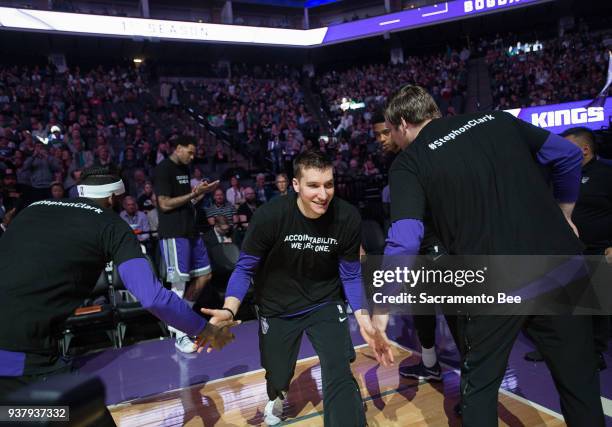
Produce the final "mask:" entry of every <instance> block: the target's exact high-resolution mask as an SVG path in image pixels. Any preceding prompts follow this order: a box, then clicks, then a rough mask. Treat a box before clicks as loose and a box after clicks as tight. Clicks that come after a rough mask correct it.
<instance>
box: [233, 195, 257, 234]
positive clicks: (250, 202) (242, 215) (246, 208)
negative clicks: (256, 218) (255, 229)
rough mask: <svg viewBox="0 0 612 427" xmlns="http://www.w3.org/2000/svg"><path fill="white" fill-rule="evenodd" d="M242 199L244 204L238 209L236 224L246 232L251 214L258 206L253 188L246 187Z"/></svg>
mask: <svg viewBox="0 0 612 427" xmlns="http://www.w3.org/2000/svg"><path fill="white" fill-rule="evenodd" d="M244 198H245V200H244V203H242V204H241V205H240V206H239V207H238V211H237V215H238V224H239V225H240V227H241V228H242V229H244V230H246V229H247V227H248V226H249V222H250V221H251V217H252V216H253V213H254V212H255V210H256V209H257V208H258V207H259V206H260V203H259V201H258V200H257V195H256V194H255V190H254V189H253V187H246V188H245V189H244Z"/></svg>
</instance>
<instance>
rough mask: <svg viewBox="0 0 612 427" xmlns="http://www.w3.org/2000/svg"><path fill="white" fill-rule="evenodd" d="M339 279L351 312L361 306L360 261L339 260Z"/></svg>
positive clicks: (359, 308)
mask: <svg viewBox="0 0 612 427" xmlns="http://www.w3.org/2000/svg"><path fill="white" fill-rule="evenodd" d="M339 269H340V280H342V287H343V288H344V294H345V295H346V299H348V302H349V305H350V306H351V308H352V309H353V312H355V311H357V310H361V309H362V308H363V289H362V287H361V263H360V262H359V261H346V260H343V259H341V260H340V266H339Z"/></svg>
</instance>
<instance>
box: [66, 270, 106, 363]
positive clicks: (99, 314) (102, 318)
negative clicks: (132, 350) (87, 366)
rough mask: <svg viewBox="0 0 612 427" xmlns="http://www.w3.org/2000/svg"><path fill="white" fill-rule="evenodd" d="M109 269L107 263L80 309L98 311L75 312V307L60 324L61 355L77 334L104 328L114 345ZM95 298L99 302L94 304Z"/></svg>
mask: <svg viewBox="0 0 612 427" xmlns="http://www.w3.org/2000/svg"><path fill="white" fill-rule="evenodd" d="M110 274H111V270H110V267H109V265H107V267H106V269H105V270H104V271H103V272H102V274H101V275H100V277H99V278H98V282H97V283H96V286H95V287H94V289H93V291H92V292H91V294H90V297H89V298H87V299H86V300H85V301H84V303H83V305H82V306H81V307H80V309H83V308H86V307H94V306H96V309H98V307H99V311H95V312H90V313H84V314H76V313H78V312H79V311H82V310H80V309H77V310H76V311H75V313H74V314H72V315H71V316H70V317H68V319H66V321H65V322H64V323H63V324H62V326H61V331H60V334H61V335H60V339H59V348H60V352H61V354H62V355H64V356H66V355H67V354H68V350H69V349H70V344H71V342H72V340H73V338H74V337H76V336H77V335H85V334H88V335H89V334H91V333H93V332H99V331H100V330H104V331H105V332H106V335H107V336H108V338H109V339H110V341H111V343H112V344H113V345H114V346H116V340H117V336H116V334H115V323H114V312H113V307H112V305H111V304H110V302H109V301H112V298H113V292H112V288H111V286H110V280H109V276H110ZM96 300H102V301H100V302H101V303H100V304H95V303H96V302H98V301H96Z"/></svg>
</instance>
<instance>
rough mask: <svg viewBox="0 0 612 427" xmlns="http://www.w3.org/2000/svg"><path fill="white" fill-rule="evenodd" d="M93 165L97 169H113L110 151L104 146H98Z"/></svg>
mask: <svg viewBox="0 0 612 427" xmlns="http://www.w3.org/2000/svg"><path fill="white" fill-rule="evenodd" d="M93 164H94V166H97V167H106V168H110V169H114V167H115V166H114V164H113V159H112V158H111V154H110V150H109V148H108V147H107V146H106V145H100V146H98V148H97V149H96V157H95V160H94V163H93Z"/></svg>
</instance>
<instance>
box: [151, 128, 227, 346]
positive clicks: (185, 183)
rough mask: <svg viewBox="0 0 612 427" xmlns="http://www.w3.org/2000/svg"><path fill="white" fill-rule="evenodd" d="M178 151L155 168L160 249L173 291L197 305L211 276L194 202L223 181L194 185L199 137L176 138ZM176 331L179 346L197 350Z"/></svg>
mask: <svg viewBox="0 0 612 427" xmlns="http://www.w3.org/2000/svg"><path fill="white" fill-rule="evenodd" d="M174 146H175V149H174V152H173V153H172V154H171V155H170V157H168V158H167V159H165V160H163V161H162V162H161V163H160V164H159V165H157V167H156V168H155V194H156V195H157V204H158V207H159V227H158V232H159V236H160V238H161V240H160V249H161V251H162V256H163V257H164V261H165V264H166V281H168V282H170V283H171V284H172V291H173V292H174V293H176V294H177V295H178V296H179V298H182V299H184V300H185V302H186V303H187V304H188V305H189V306H190V307H193V305H194V304H195V301H196V300H197V299H198V296H199V295H200V293H201V292H202V289H204V286H205V285H206V283H208V281H209V280H210V278H211V269H210V261H209V259H208V253H207V252H206V247H205V246H204V243H203V242H202V239H201V238H200V236H199V235H198V234H197V231H196V227H195V209H194V204H195V203H197V202H199V201H200V200H202V198H203V197H204V193H206V192H210V191H213V190H214V189H215V187H216V186H217V184H218V183H219V181H215V182H213V183H210V184H209V183H208V182H206V181H203V182H201V183H200V184H198V185H197V186H195V187H194V188H193V189H192V188H191V184H190V181H191V179H190V177H189V164H190V163H191V161H192V160H193V158H194V156H195V147H196V141H195V139H194V138H192V137H188V136H181V137H179V138H178V139H176V140H175V141H174ZM170 329H171V331H172V332H174V333H175V334H176V342H175V346H176V348H177V349H178V350H179V351H181V352H183V353H192V352H194V351H196V346H195V345H194V343H193V341H192V340H191V339H190V338H189V336H187V335H186V334H185V333H184V332H183V331H181V330H179V329H176V328H173V327H170Z"/></svg>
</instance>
